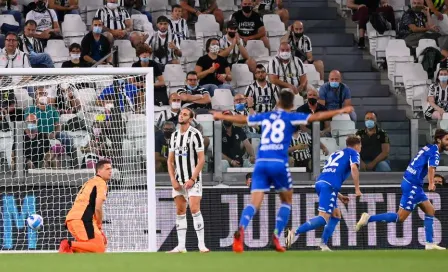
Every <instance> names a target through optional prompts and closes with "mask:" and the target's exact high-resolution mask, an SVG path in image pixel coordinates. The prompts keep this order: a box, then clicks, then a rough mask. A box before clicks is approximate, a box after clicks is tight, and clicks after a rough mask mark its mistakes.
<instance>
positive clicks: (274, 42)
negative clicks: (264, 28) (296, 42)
mask: <svg viewBox="0 0 448 272" xmlns="http://www.w3.org/2000/svg"><path fill="white" fill-rule="evenodd" d="M268 39H269V44H270V46H271V52H269V53H270V55H271V56H276V55H277V53H278V48H279V47H280V39H281V37H278V36H274V37H270V36H269V35H268Z"/></svg>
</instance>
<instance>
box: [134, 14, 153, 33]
mask: <svg viewBox="0 0 448 272" xmlns="http://www.w3.org/2000/svg"><path fill="white" fill-rule="evenodd" d="M131 19H132V23H133V26H134V30H137V31H142V32H148V33H153V32H154V28H153V25H152V23H150V22H149V21H148V17H147V16H146V15H145V14H133V15H132V16H131Z"/></svg>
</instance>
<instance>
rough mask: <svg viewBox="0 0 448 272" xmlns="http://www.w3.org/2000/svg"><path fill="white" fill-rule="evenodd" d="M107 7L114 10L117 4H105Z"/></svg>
mask: <svg viewBox="0 0 448 272" xmlns="http://www.w3.org/2000/svg"><path fill="white" fill-rule="evenodd" d="M107 7H108V8H110V9H112V10H114V9H116V8H118V4H117V3H107Z"/></svg>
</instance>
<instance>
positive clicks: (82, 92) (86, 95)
mask: <svg viewBox="0 0 448 272" xmlns="http://www.w3.org/2000/svg"><path fill="white" fill-rule="evenodd" d="M73 94H74V95H75V97H76V98H78V99H79V102H80V103H81V105H82V107H87V106H94V103H95V101H96V98H97V93H96V91H95V89H93V88H86V89H79V90H76V89H75V91H74V92H73Z"/></svg>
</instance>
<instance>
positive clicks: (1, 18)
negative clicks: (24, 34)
mask: <svg viewBox="0 0 448 272" xmlns="http://www.w3.org/2000/svg"><path fill="white" fill-rule="evenodd" d="M3 24H9V25H15V26H18V25H19V23H18V22H17V21H16V20H15V19H14V16H12V15H11V14H3V15H0V27H1V26H2V25H3Z"/></svg>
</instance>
